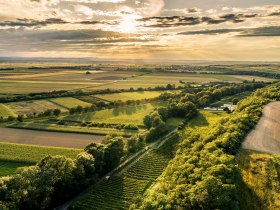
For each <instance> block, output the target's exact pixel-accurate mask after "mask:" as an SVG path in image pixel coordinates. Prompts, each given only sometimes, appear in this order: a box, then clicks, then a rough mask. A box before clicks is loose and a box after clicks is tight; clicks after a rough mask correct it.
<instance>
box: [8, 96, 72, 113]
mask: <svg viewBox="0 0 280 210" xmlns="http://www.w3.org/2000/svg"><path fill="white" fill-rule="evenodd" d="M6 105H7V107H9V108H10V109H11V110H13V111H14V112H15V113H16V114H18V115H30V114H31V115H33V114H34V113H36V114H38V113H40V112H44V111H46V110H48V109H52V110H53V109H60V110H61V111H67V110H66V109H65V108H62V107H61V106H58V105H56V104H54V103H51V102H50V101H48V100H35V101H22V102H13V103H8V104H6Z"/></svg>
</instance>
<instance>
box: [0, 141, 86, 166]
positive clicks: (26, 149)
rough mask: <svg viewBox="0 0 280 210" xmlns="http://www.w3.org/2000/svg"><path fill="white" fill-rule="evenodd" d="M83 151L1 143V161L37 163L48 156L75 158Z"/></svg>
mask: <svg viewBox="0 0 280 210" xmlns="http://www.w3.org/2000/svg"><path fill="white" fill-rule="evenodd" d="M81 151H82V150H80V149H67V148H56V147H42V146H33V145H21V144H11V143H2V142H0V160H8V161H12V162H13V161H18V162H24V163H36V162H38V161H40V160H41V159H43V158H44V157H46V156H48V155H64V156H66V157H69V158H75V157H76V156H77V155H78V154H79V153H80V152H81Z"/></svg>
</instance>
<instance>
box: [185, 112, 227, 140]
mask: <svg viewBox="0 0 280 210" xmlns="http://www.w3.org/2000/svg"><path fill="white" fill-rule="evenodd" d="M226 116H227V114H226V113H225V112H224V111H206V110H201V111H200V114H199V115H198V117H196V118H194V119H193V120H191V121H190V122H189V123H188V124H187V126H186V128H185V130H184V131H183V134H182V136H188V135H189V133H190V132H191V131H193V130H194V131H196V130H198V129H199V130H200V134H201V135H207V134H208V130H207V127H208V126H209V127H211V126H213V125H215V124H216V123H217V122H219V120H221V119H222V118H223V117H226ZM205 128H206V129H205Z"/></svg>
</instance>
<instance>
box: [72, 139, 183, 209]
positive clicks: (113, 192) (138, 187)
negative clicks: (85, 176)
mask: <svg viewBox="0 0 280 210" xmlns="http://www.w3.org/2000/svg"><path fill="white" fill-rule="evenodd" d="M177 140H178V138H177V137H172V138H170V139H169V140H167V142H166V143H165V144H163V145H162V146H160V147H159V148H156V149H153V150H152V151H149V152H147V153H146V154H145V155H144V156H142V157H140V158H139V159H138V160H137V162H136V163H135V164H132V165H131V166H128V167H127V168H125V169H124V171H121V172H120V173H118V174H116V175H113V176H112V177H111V178H110V179H109V180H103V181H102V182H101V183H100V184H98V185H97V186H96V187H95V188H94V189H92V190H91V191H90V192H89V193H88V194H86V195H85V196H84V197H82V198H81V199H80V200H78V201H77V202H76V203H74V205H73V206H71V207H70V209H79V210H80V209H81V210H86V209H96V210H101V209H102V210H103V209H128V207H129V206H130V205H131V204H132V203H134V202H135V201H136V199H137V198H140V197H141V196H142V194H143V193H144V192H145V191H146V190H147V189H148V188H149V187H150V186H151V184H153V183H154V182H155V181H156V179H157V177H159V176H160V174H161V173H162V171H163V170H164V168H165V167H166V166H167V164H168V162H169V161H170V160H171V159H172V157H173V152H174V151H175V146H176V144H177Z"/></svg>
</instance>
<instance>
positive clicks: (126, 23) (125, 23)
mask: <svg viewBox="0 0 280 210" xmlns="http://www.w3.org/2000/svg"><path fill="white" fill-rule="evenodd" d="M136 24H137V23H136V21H135V17H133V16H131V15H124V16H123V17H122V19H121V21H120V24H119V26H118V30H119V31H120V32H122V33H135V32H136Z"/></svg>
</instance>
